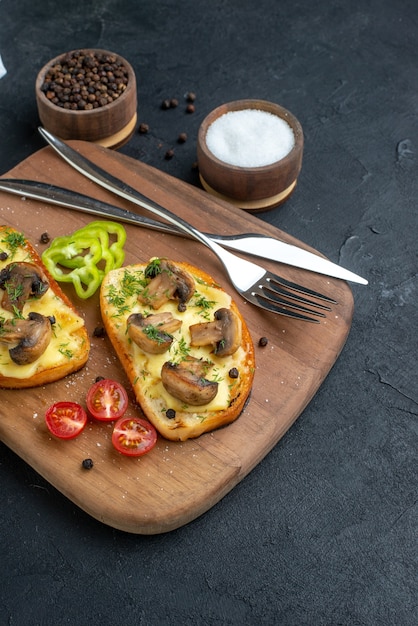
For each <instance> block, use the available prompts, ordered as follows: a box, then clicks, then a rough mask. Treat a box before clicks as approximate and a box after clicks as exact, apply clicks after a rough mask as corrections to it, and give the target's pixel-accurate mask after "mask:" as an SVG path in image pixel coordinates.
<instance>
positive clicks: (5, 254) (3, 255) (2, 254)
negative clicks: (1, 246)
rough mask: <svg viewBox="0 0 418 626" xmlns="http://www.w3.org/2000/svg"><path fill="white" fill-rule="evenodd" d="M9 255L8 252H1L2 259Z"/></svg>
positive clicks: (0, 259)
mask: <svg viewBox="0 0 418 626" xmlns="http://www.w3.org/2000/svg"><path fill="white" fill-rule="evenodd" d="M8 256H9V255H8V254H7V252H4V251H3V252H0V261H5V260H6V259H7V257H8Z"/></svg>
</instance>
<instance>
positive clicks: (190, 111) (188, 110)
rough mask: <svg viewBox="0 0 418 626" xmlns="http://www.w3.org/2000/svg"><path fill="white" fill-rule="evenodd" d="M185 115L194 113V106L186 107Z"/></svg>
mask: <svg viewBox="0 0 418 626" xmlns="http://www.w3.org/2000/svg"><path fill="white" fill-rule="evenodd" d="M186 113H194V104H188V105H187V107H186Z"/></svg>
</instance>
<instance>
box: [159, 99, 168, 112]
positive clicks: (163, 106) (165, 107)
mask: <svg viewBox="0 0 418 626" xmlns="http://www.w3.org/2000/svg"><path fill="white" fill-rule="evenodd" d="M161 108H162V109H163V110H164V111H166V110H167V109H169V108H170V100H163V101H162V102H161Z"/></svg>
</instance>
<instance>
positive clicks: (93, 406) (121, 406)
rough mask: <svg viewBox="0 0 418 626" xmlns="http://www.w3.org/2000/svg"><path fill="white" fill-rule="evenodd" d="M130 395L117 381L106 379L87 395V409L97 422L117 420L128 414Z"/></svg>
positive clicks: (91, 388)
mask: <svg viewBox="0 0 418 626" xmlns="http://www.w3.org/2000/svg"><path fill="white" fill-rule="evenodd" d="M128 402H129V401H128V394H127V393H126V390H125V388H124V387H123V385H121V384H120V383H118V382H117V381H116V380H110V379H109V378H104V379H103V380H98V381H97V382H96V383H94V385H92V386H91V387H90V389H89V391H88V393H87V409H88V411H89V413H90V414H91V415H92V417H94V418H95V419H97V420H101V421H104V422H108V421H113V420H117V419H119V418H120V417H122V415H124V414H125V413H126V409H127V408H128Z"/></svg>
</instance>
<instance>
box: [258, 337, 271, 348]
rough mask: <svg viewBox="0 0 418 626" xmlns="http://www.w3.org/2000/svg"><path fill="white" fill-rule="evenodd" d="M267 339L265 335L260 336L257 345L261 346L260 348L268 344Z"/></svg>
mask: <svg viewBox="0 0 418 626" xmlns="http://www.w3.org/2000/svg"><path fill="white" fill-rule="evenodd" d="M268 342H269V340H268V339H267V337H261V338H260V340H259V342H258V345H259V346H261V347H262V348H264V346H266V345H267V344H268Z"/></svg>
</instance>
